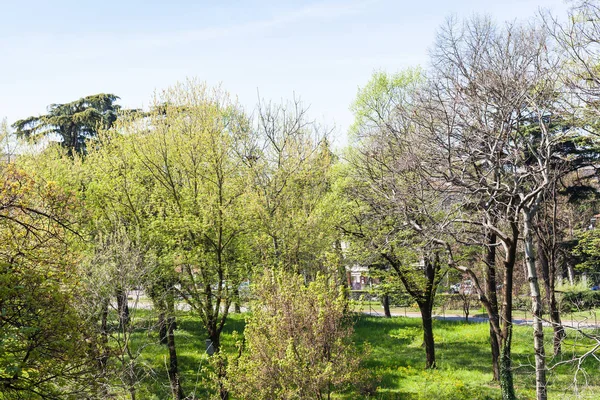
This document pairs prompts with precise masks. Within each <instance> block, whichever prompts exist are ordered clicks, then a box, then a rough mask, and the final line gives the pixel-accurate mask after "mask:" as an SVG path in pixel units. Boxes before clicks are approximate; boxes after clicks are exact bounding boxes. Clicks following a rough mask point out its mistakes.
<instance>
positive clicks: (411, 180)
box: [342, 70, 445, 368]
mask: <svg viewBox="0 0 600 400" xmlns="http://www.w3.org/2000/svg"><path fill="white" fill-rule="evenodd" d="M419 81H420V77H419V74H418V71H415V70H407V71H404V72H402V73H399V74H396V75H394V76H393V77H388V76H387V75H384V74H382V73H376V74H375V75H374V77H373V78H372V80H371V81H370V82H369V83H368V84H367V86H366V88H365V89H364V90H361V91H359V94H358V96H357V100H356V102H355V106H354V108H355V112H356V114H357V124H356V125H355V126H354V136H355V141H354V143H353V148H352V149H351V150H350V151H349V152H348V155H347V160H348V163H349V165H348V171H347V177H346V182H345V183H344V184H343V186H345V187H343V188H342V191H343V192H345V193H344V194H343V196H345V197H346V199H347V201H346V207H347V209H346V213H347V214H348V216H349V218H348V219H347V220H346V221H345V224H344V225H345V226H344V225H343V226H342V227H343V229H344V231H345V232H346V233H347V234H348V236H349V238H352V239H351V240H352V242H354V244H358V245H359V246H360V247H362V248H363V249H364V254H363V255H362V257H361V259H362V262H363V263H365V262H366V263H367V265H370V264H374V263H385V264H386V265H388V266H389V267H390V269H391V270H392V271H394V273H395V274H396V275H397V277H398V278H399V279H400V280H401V281H402V283H403V284H404V286H405V288H406V291H407V292H408V293H409V294H410V295H411V297H412V298H413V300H414V301H415V302H416V303H417V304H418V306H419V309H420V311H421V315H422V318H423V339H424V344H425V350H426V357H427V361H426V368H435V365H436V362H435V344H434V338H433V326H432V313H433V304H434V298H435V293H436V291H437V287H438V285H439V283H440V282H441V279H442V277H443V275H444V273H445V269H444V268H443V266H444V265H445V263H444V259H443V257H444V256H443V253H444V251H445V250H444V248H443V247H442V248H440V247H439V246H438V245H437V244H436V243H435V242H434V241H431V240H429V239H428V238H425V237H424V236H423V235H422V232H423V230H424V229H425V230H427V229H430V228H431V227H433V226H434V225H436V224H437V223H440V222H441V220H440V218H439V216H440V215H441V214H439V213H440V212H441V210H443V209H444V207H445V205H444V204H443V203H442V202H439V201H437V200H436V199H435V198H434V197H432V196H430V192H428V190H427V188H426V187H425V186H423V184H424V183H425V181H423V180H421V179H420V178H419V176H418V174H416V173H415V172H416V169H415V164H413V163H412V160H411V158H410V155H409V153H408V152H407V147H406V145H405V138H406V137H407V136H408V135H410V130H411V127H410V121H409V120H408V119H407V118H405V115H404V114H401V113H400V111H401V110H400V109H401V108H406V107H409V105H408V103H409V101H410V98H411V96H412V95H413V94H414V92H415V90H416V88H417V86H418V83H419ZM389 96H391V97H389ZM380 118H385V119H380ZM436 214H437V215H436ZM359 252H360V250H359Z"/></svg>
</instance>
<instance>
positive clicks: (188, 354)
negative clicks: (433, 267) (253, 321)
mask: <svg viewBox="0 0 600 400" xmlns="http://www.w3.org/2000/svg"><path fill="white" fill-rule="evenodd" d="M151 314H152V313H151V312H150V311H145V310H138V311H137V314H136V317H135V319H134V322H135V326H136V331H135V333H134V335H133V347H134V348H139V349H140V350H141V357H140V358H139V359H138V360H139V361H141V362H143V363H145V364H146V365H147V366H148V367H150V368H151V369H152V370H153V371H154V372H153V373H152V374H147V375H145V377H144V378H143V381H142V384H141V385H140V387H139V389H138V398H143V399H167V398H169V394H170V391H169V384H168V382H169V381H168V378H167V373H166V367H165V362H166V359H167V348H166V346H162V345H160V344H158V333H157V332H156V331H155V330H150V331H149V330H148V327H149V326H152V324H153V323H154V320H153V319H152V318H151ZM243 328H244V319H243V315H231V318H230V319H229V320H228V322H227V324H226V325H225V331H224V333H223V336H222V349H223V351H225V352H226V353H229V354H233V353H234V352H235V351H236V347H235V343H234V341H235V338H234V336H233V335H232V332H233V331H237V332H242V331H243ZM434 335H435V340H436V356H437V365H438V368H437V370H434V371H425V370H424V368H423V367H424V365H425V352H424V349H423V348H422V346H421V344H422V331H421V321H420V319H418V318H404V317H395V318H391V319H385V318H378V317H368V316H361V315H356V316H355V333H354V341H355V343H356V345H357V346H358V347H359V349H361V350H363V349H365V348H366V347H368V348H370V354H369V355H368V357H367V358H366V359H365V362H364V367H365V373H364V374H362V375H363V376H365V377H367V378H366V379H367V380H371V381H372V382H371V384H372V385H373V386H374V387H377V392H376V394H374V395H373V396H371V397H369V398H376V399H415V400H416V399H427V400H433V399H500V389H499V387H498V385H497V384H496V383H495V382H492V374H491V359H490V350H489V343H488V340H489V328H488V325H487V324H485V323H480V324H478V323H470V324H465V323H462V322H450V321H440V320H436V321H434ZM550 335H551V332H550V331H548V332H547V342H548V347H547V352H548V354H552V353H551V351H552V349H551V340H548V339H551V336H550ZM532 337H533V335H532V330H531V328H530V327H515V331H514V338H513V360H514V366H515V367H516V370H515V386H516V390H517V395H518V397H519V398H520V399H533V398H535V391H534V387H535V386H534V384H535V382H534V374H533V372H534V369H533V366H532V365H533V352H532V347H533V346H532V341H533V339H532ZM205 338H206V332H205V331H204V329H203V328H202V327H201V323H200V320H199V318H197V317H195V316H192V315H191V314H190V313H187V312H181V313H180V315H178V330H177V331H176V344H177V352H178V357H179V366H180V371H181V377H182V384H183V388H184V392H185V393H186V394H187V395H189V394H191V393H195V394H196V397H197V398H207V392H206V391H205V390H204V389H203V388H204V387H205V380H206V379H207V378H206V377H207V374H209V373H210V368H209V362H208V356H207V355H206V354H205V352H204V339H205ZM147 343H151V344H147ZM367 343H368V344H367ZM142 344H144V347H143V348H141V347H140V346H142ZM564 348H565V352H564V353H565V356H564V357H565V358H568V357H571V356H572V355H573V353H576V354H581V353H582V352H585V351H587V350H588V349H590V348H591V346H590V342H589V341H586V340H582V339H581V338H578V337H576V336H575V335H574V334H572V335H571V336H570V337H569V338H567V340H566V341H565V346H564ZM555 361H557V360H552V363H554V362H555ZM584 367H585V369H586V372H587V374H588V375H587V376H585V378H586V379H587V389H585V390H584V391H583V392H581V393H580V394H581V395H582V396H581V397H579V398H584V399H585V398H587V399H592V398H597V395H594V393H598V392H600V363H598V362H597V361H595V360H593V359H591V358H590V359H588V360H587V361H586V362H585V363H584ZM548 380H549V384H550V387H549V393H550V398H551V399H559V398H560V399H570V398H576V397H575V396H574V394H573V388H572V387H571V384H572V382H573V371H572V366H571V365H566V366H563V367H561V368H558V369H556V370H553V371H551V372H550V374H549V379H548ZM583 380H584V375H583V374H580V376H579V383H580V384H582V383H583ZM363 386H364V385H363ZM582 386H584V385H582ZM340 397H341V398H345V399H360V398H367V397H364V396H363V397H361V395H359V388H358V387H357V388H352V389H350V390H349V391H348V392H346V393H344V394H342V395H340Z"/></svg>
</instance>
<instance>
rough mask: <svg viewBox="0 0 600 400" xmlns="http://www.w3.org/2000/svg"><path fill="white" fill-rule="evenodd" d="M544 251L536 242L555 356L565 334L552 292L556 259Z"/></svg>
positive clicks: (560, 347) (554, 294)
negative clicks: (552, 333)
mask: <svg viewBox="0 0 600 400" xmlns="http://www.w3.org/2000/svg"><path fill="white" fill-rule="evenodd" d="M544 250H545V249H544V246H543V244H542V242H541V241H538V258H539V260H540V266H541V270H542V278H543V280H544V288H545V289H546V301H547V302H548V308H549V311H550V320H551V321H552V328H553V331H554V340H553V342H554V355H555V356H556V355H559V354H560V353H561V351H562V341H563V339H564V338H565V335H566V334H565V330H564V328H563V326H562V322H561V320H560V310H559V307H558V302H557V301H556V293H555V291H554V286H555V282H556V259H555V258H554V257H548V256H547V255H546V252H545V251H544Z"/></svg>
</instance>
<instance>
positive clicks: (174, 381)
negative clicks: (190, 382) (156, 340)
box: [167, 315, 185, 400]
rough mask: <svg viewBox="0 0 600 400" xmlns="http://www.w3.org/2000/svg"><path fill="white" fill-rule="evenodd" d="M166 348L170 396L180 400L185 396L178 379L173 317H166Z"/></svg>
mask: <svg viewBox="0 0 600 400" xmlns="http://www.w3.org/2000/svg"><path fill="white" fill-rule="evenodd" d="M167 346H168V348H169V365H168V368H167V373H168V374H169V382H170V383H171V394H172V395H173V399H175V400H182V399H183V398H184V397H185V396H184V394H183V389H182V387H181V380H180V377H179V365H178V362H177V349H176V347H175V317H174V316H172V315H169V317H167Z"/></svg>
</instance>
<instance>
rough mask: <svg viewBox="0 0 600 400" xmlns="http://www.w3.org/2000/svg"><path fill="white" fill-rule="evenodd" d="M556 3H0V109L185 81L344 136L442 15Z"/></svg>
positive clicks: (416, 53) (525, 15) (14, 111)
mask: <svg viewBox="0 0 600 400" xmlns="http://www.w3.org/2000/svg"><path fill="white" fill-rule="evenodd" d="M567 7H568V5H567V4H565V3H564V1H563V0H496V1H491V0H446V1H444V0H420V1H419V0H411V1H406V0H347V1H335V0H333V1H329V0H313V1H285V0H279V1H266V0H264V1H259V0H248V1H243V0H238V1H229V0H222V1H203V0H197V1H193V0H185V1H184V0H179V1H177V0H173V1H165V0H119V1H115V0H103V1H100V2H97V1H94V2H92V1H86V0H53V1H49V0H46V1H42V0H37V1H35V0H19V1H16V0H0V21H1V22H0V118H4V117H6V118H7V119H8V122H9V123H12V122H14V121H16V120H17V119H21V118H25V117H28V116H30V115H39V114H43V113H44V112H45V110H46V107H47V106H48V105H49V104H52V103H65V102H69V101H73V100H76V99H78V98H81V97H84V96H87V95H91V94H96V93H101V92H103V93H114V94H116V95H118V96H119V97H120V98H121V100H120V102H119V104H121V105H123V106H124V107H131V108H142V107H144V106H147V105H148V104H149V103H150V101H151V98H152V95H153V93H154V92H155V91H160V90H162V89H166V88H168V87H169V86H171V85H173V84H175V83H176V82H178V81H183V80H185V79H187V78H194V79H197V80H199V81H205V82H206V83H207V84H208V85H211V86H216V85H221V86H222V87H223V88H225V89H226V90H228V91H229V92H230V93H231V94H232V95H234V96H237V97H238V99H239V101H240V103H241V104H242V105H243V106H244V107H246V108H247V109H248V110H249V111H251V110H252V108H253V107H254V105H255V104H256V103H257V100H258V98H259V97H260V98H263V99H266V100H272V101H275V102H280V101H282V100H283V101H285V100H289V99H292V98H294V96H295V97H296V98H299V99H301V100H302V102H303V103H304V104H305V105H306V106H308V107H309V114H310V115H311V117H312V118H314V119H315V120H317V121H318V122H320V123H321V124H322V125H323V126H325V127H328V128H329V129H332V130H333V132H334V143H335V144H336V145H337V146H343V145H344V144H345V143H346V131H347V129H348V127H349V126H350V124H351V123H352V120H353V117H352V114H351V112H350V111H349V106H350V104H351V103H352V100H353V99H354V97H355V96H356V93H357V90H358V88H359V87H361V86H364V85H365V84H366V82H368V80H369V77H370V76H371V74H372V73H373V72H374V71H377V70H384V71H388V72H396V71H398V70H401V69H403V68H406V67H413V66H417V65H420V66H423V67H427V63H428V49H429V48H430V47H431V45H432V44H433V41H434V39H435V34H436V30H437V29H438V27H439V26H440V25H441V24H442V23H443V22H444V20H445V19H446V18H448V17H449V16H455V17H458V18H468V17H471V16H473V15H489V16H491V17H492V18H494V19H495V20H497V21H498V22H503V21H514V20H529V19H531V18H532V17H533V16H534V15H535V14H536V13H537V12H538V10H539V9H540V8H545V9H549V10H551V11H552V12H553V13H554V14H557V15H564V14H565V13H566V9H567Z"/></svg>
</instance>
